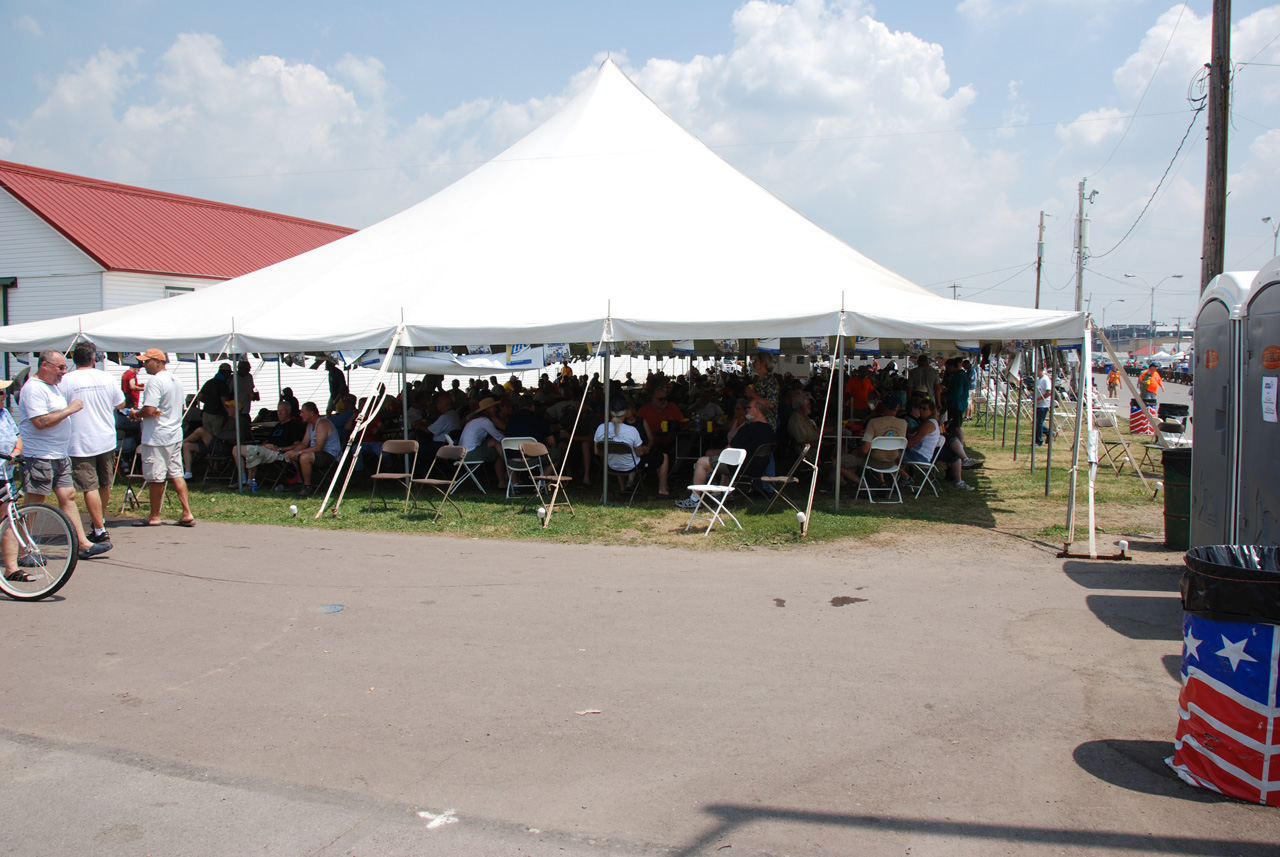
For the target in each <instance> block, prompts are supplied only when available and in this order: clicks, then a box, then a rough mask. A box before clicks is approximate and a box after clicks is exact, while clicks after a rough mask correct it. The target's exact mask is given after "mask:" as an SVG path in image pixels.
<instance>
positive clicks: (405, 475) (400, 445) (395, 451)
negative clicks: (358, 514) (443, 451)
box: [366, 440, 418, 512]
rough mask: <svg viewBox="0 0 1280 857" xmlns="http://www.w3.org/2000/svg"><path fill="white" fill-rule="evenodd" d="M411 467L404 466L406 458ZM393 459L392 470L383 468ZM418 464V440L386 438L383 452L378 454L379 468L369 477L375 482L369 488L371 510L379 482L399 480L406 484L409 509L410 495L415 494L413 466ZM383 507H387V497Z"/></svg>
mask: <svg viewBox="0 0 1280 857" xmlns="http://www.w3.org/2000/svg"><path fill="white" fill-rule="evenodd" d="M406 458H407V459H408V460H409V467H408V468H407V469H406V468H405V467H404V462H405V459H406ZM388 460H389V461H391V462H392V464H390V465H389V467H390V470H383V469H382V465H383V464H384V463H386V462H387V461H388ZM417 464H418V442H417V441H416V440H384V441H383V442H382V454H381V455H379V456H378V468H377V470H375V471H374V473H373V475H372V476H370V477H369V478H370V479H371V480H372V482H373V484H372V486H370V488H369V509H368V510H366V511H369V510H372V509H373V498H374V496H375V495H376V494H377V493H378V483H379V482H399V483H400V484H401V485H403V486H404V510H405V512H408V511H409V497H410V495H412V494H413V483H412V482H410V480H411V479H413V468H414V467H416V466H417ZM382 508H384V509H385V508H387V498H386V497H383V498H382Z"/></svg>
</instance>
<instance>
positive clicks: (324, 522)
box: [117, 424, 1163, 548]
mask: <svg viewBox="0 0 1280 857" xmlns="http://www.w3.org/2000/svg"><path fill="white" fill-rule="evenodd" d="M1107 431H1108V432H1110V436H1111V437H1114V430H1112V429H1108V430H1107ZM966 434H967V439H968V447H969V451H970V455H972V456H973V457H974V458H976V459H979V460H982V461H984V462H985V467H983V468H982V469H980V470H976V471H966V474H965V478H966V481H969V482H970V483H971V484H975V485H977V486H978V490H977V491H974V492H967V493H966V492H960V491H957V490H955V488H954V486H952V485H951V483H948V482H941V483H940V484H939V494H940V495H941V496H939V497H934V496H932V494H931V493H930V492H929V491H928V490H926V491H925V492H924V494H923V495H922V496H921V498H920V499H919V500H913V499H911V498H910V497H907V498H906V502H905V503H903V504H902V505H896V504H892V505H891V504H880V503H877V504H875V505H872V504H869V503H868V502H867V501H866V500H865V499H858V500H855V499H853V498H852V497H851V496H849V495H848V494H845V495H844V496H842V498H841V504H840V511H838V512H837V511H835V508H834V503H833V500H832V497H831V495H830V494H829V493H821V492H820V493H818V494H817V495H816V499H815V503H814V510H813V516H812V518H811V522H810V528H809V534H808V539H807V540H808V541H810V542H825V541H832V540H837V539H849V538H854V539H862V538H867V537H869V536H872V535H874V534H876V533H879V532H907V533H916V532H929V531H935V530H937V529H938V527H939V526H943V525H958V526H964V527H978V528H983V529H995V530H1000V531H1003V532H1007V533H1010V534H1013V535H1017V536H1020V537H1024V538H1030V539H1038V540H1043V541H1046V542H1049V543H1061V542H1062V541H1064V540H1065V535H1066V528H1065V520H1066V501H1067V486H1068V467H1069V465H1070V438H1069V437H1063V438H1060V439H1059V441H1058V442H1057V447H1056V448H1055V450H1054V460H1053V466H1052V469H1051V471H1050V491H1049V496H1048V497H1046V496H1045V470H1044V456H1043V451H1044V448H1043V447H1041V448H1040V449H1039V450H1037V460H1036V465H1037V467H1036V472H1035V473H1032V472H1031V471H1030V467H1029V463H1030V462H1029V457H1028V456H1029V446H1028V444H1027V442H1026V440H1025V439H1024V442H1023V444H1022V448H1021V449H1020V450H1019V454H1018V460H1017V461H1016V462H1015V461H1014V459H1013V449H1012V438H1013V426H1012V424H1011V425H1010V427H1009V431H1008V440H1009V442H1008V444H1007V445H1006V446H1002V445H1001V443H1000V440H999V435H998V434H997V438H996V440H995V441H992V439H991V429H990V428H987V429H985V430H984V429H981V428H973V427H969V428H967V429H966ZM1024 434H1025V426H1024ZM1143 440H1145V438H1135V439H1134V442H1135V443H1139V444H1140V443H1141V442H1142V441H1143ZM686 476H687V474H681V475H679V476H673V477H672V480H671V484H672V488H673V492H675V491H676V486H680V485H683V484H685V481H686ZM1150 481H1151V488H1150V489H1146V488H1144V487H1143V483H1142V482H1141V480H1139V479H1138V478H1137V477H1136V476H1135V475H1133V472H1132V470H1131V469H1129V468H1127V467H1126V469H1125V472H1124V474H1123V475H1120V476H1117V475H1116V474H1115V473H1114V472H1113V471H1111V470H1110V469H1109V468H1107V467H1106V466H1102V467H1100V468H1099V471H1098V478H1097V492H1096V504H1097V505H1096V515H1097V520H1098V524H1099V530H1100V531H1102V532H1104V533H1117V534H1119V533H1123V534H1139V533H1148V532H1152V531H1154V530H1155V529H1157V528H1158V527H1159V526H1160V522H1161V514H1162V510H1163V505H1162V501H1163V498H1162V497H1158V498H1156V499H1154V500H1153V499H1152V496H1151V491H1152V490H1154V487H1155V486H1154V479H1151V480H1150ZM1086 489H1087V472H1086V471H1085V470H1084V469H1082V471H1081V474H1080V479H1079V483H1078V497H1079V502H1080V506H1079V511H1078V513H1077V538H1081V537H1083V535H1084V524H1085V523H1086V521H1087V511H1086V506H1085V498H1086ZM384 490H385V486H384ZM792 490H793V492H794V495H793V496H798V495H800V493H801V492H799V491H796V489H794V488H793V489H792ZM599 492H600V489H599V487H592V488H585V487H583V486H580V485H579V486H574V487H571V488H570V497H571V499H573V501H574V504H575V509H576V511H577V514H576V515H570V514H569V513H568V510H567V509H566V508H564V507H563V506H558V507H557V509H556V513H555V515H554V517H553V518H552V521H551V525H550V526H549V527H547V528H546V529H543V528H542V527H541V526H540V521H539V518H538V517H537V515H536V513H535V512H534V509H533V507H532V506H531V507H530V508H528V509H527V510H524V511H522V507H523V506H524V505H525V500H524V498H520V499H516V500H510V501H508V500H505V499H503V498H502V497H501V495H497V496H495V495H494V494H492V493H491V494H487V495H481V494H479V493H478V492H476V491H475V490H474V489H472V490H471V491H467V492H459V494H458V495H456V497H457V502H458V505H459V506H460V507H461V509H462V518H461V519H459V516H458V514H457V513H456V512H455V511H454V510H453V509H452V507H449V506H447V505H446V511H445V514H444V515H443V516H442V517H441V519H440V522H439V523H435V524H433V523H432V522H431V517H430V515H429V514H426V513H425V512H422V511H419V512H416V513H411V514H410V515H409V516H407V517H406V516H405V515H404V514H403V513H402V511H401V507H400V506H399V505H397V504H396V503H394V502H393V501H391V497H392V496H393V492H390V491H386V492H385V493H386V494H387V496H388V500H389V504H388V505H389V507H390V508H388V509H386V510H384V509H383V508H382V506H381V504H380V503H378V504H375V506H374V509H373V510H372V511H368V510H367V506H368V496H369V488H368V485H367V483H366V484H356V485H355V486H354V487H353V488H351V489H350V490H349V491H348V494H347V498H346V499H345V500H344V501H343V504H342V509H341V514H340V516H338V517H336V518H335V517H333V516H332V515H331V514H330V513H329V512H326V514H325V515H324V516H322V517H321V518H319V519H316V518H315V517H314V516H315V513H316V511H317V510H318V509H319V507H320V498H318V497H310V498H306V499H300V498H296V497H294V496H293V495H292V494H291V493H286V494H281V493H271V492H267V491H263V492H259V493H257V494H243V495H241V494H237V493H236V492H234V491H230V490H227V489H226V487H225V483H216V484H215V483H213V482H210V483H209V484H208V485H201V484H198V483H195V484H193V485H192V486H191V504H192V511H193V512H194V514H195V516H196V517H197V518H198V519H200V520H203V521H221V522H226V523H240V524H277V525H283V526H299V527H319V528H322V529H333V530H360V531H375V532H402V533H443V534H447V535H453V536H466V537H476V538H498V539H517V540H530V541H546V542H561V543H574V544H606V545H616V544H658V545H670V546H680V547H697V548H704V547H714V548H747V547H753V546H784V545H790V544H797V543H800V541H801V539H800V525H799V522H798V521H797V520H796V514H795V512H794V511H792V510H791V509H789V508H787V507H786V506H784V505H783V504H781V503H776V504H775V505H774V509H773V511H772V512H771V513H770V514H768V515H766V514H764V513H763V510H764V505H765V504H764V503H758V504H756V505H755V506H754V507H747V508H742V507H741V506H736V507H734V512H735V514H736V515H737V516H738V518H739V520H740V521H742V525H743V529H742V530H741V531H739V530H738V529H737V528H735V527H733V526H732V522H730V526H729V527H728V528H725V529H720V528H717V529H716V532H715V533H713V534H712V536H711V537H710V538H704V537H703V536H702V527H704V526H705V525H703V524H697V525H696V529H695V530H692V531H690V532H689V533H685V532H684V526H685V523H686V522H687V521H688V518H689V514H688V512H685V511H681V510H679V509H677V508H676V507H675V506H674V505H672V503H671V501H670V500H666V499H664V500H662V501H661V502H659V500H658V498H657V497H654V496H650V497H647V498H641V497H638V498H637V499H636V503H635V505H634V506H632V507H630V508H628V507H627V506H625V505H617V504H616V503H615V501H614V500H613V499H611V501H610V503H611V504H610V505H609V506H608V507H607V508H606V507H603V506H601V505H600V494H599ZM676 496H678V492H677V493H676ZM117 502H118V500H117ZM797 502H798V503H800V505H801V506H803V503H801V502H800V501H799V500H797ZM290 505H296V506H297V507H298V516H297V517H296V518H294V517H291V516H290V515H289V511H288V509H289V506H290ZM330 505H332V504H330ZM117 508H118V507H117ZM780 508H781V509H782V510H783V511H779V509H780ZM132 514H134V515H135V516H136V515H139V514H141V513H140V512H134V513H132ZM166 517H169V518H173V517H176V510H175V507H174V506H173V504H172V503H170V505H169V507H168V508H167V509H166Z"/></svg>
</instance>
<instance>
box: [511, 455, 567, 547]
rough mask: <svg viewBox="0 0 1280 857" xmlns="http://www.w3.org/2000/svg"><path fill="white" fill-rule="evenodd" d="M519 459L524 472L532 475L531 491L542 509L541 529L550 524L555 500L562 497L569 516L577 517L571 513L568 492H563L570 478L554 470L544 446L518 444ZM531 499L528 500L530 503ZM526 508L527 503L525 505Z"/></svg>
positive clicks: (554, 467)
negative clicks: (521, 461) (522, 464)
mask: <svg viewBox="0 0 1280 857" xmlns="http://www.w3.org/2000/svg"><path fill="white" fill-rule="evenodd" d="M520 458H521V459H522V460H523V463H524V467H525V471H526V472H527V473H531V474H534V475H533V490H534V492H535V494H536V497H537V500H538V505H539V508H541V509H544V510H545V512H544V514H543V516H542V527H543V529H546V527H547V524H549V523H551V515H552V513H554V512H555V510H556V498H557V497H558V496H562V497H563V498H564V504H565V505H566V506H568V507H569V514H570V515H573V516H574V517H575V518H576V517H577V513H575V512H574V511H573V503H572V502H570V500H569V492H567V491H565V490H564V483H566V482H571V481H573V477H572V476H565V475H563V474H562V473H560V471H558V470H557V469H556V464H555V462H554V461H552V460H551V453H550V452H549V451H548V450H547V446H546V444H543V443H538V442H537V441H527V442H525V443H522V444H520ZM533 500H534V498H533V497H530V498H529V502H530V503H532V502H533ZM525 508H528V503H526V504H525Z"/></svg>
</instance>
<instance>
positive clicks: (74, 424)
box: [58, 339, 125, 544]
mask: <svg viewBox="0 0 1280 857" xmlns="http://www.w3.org/2000/svg"><path fill="white" fill-rule="evenodd" d="M71 359H72V361H73V362H74V363H75V364H76V368H75V371H73V372H68V373H67V374H66V375H63V376H62V383H61V384H59V385H58V392H60V393H61V394H62V395H63V397H64V398H66V399H79V400H80V401H81V402H83V403H84V407H83V408H82V409H81V410H79V411H77V412H76V413H74V414H72V415H71V418H70V420H68V422H70V423H71V444H70V446H69V447H68V449H67V452H68V453H69V454H70V456H71V477H72V480H73V481H74V482H75V488H76V490H77V491H80V492H83V494H84V505H85V508H86V509H88V510H89V520H90V521H91V522H92V524H93V532H91V533H88V537H89V541H91V542H94V543H95V544H96V543H98V542H109V541H111V536H110V535H109V534H108V533H107V528H106V521H105V520H104V518H103V510H105V509H107V508H108V507H110V505H111V482H112V480H113V479H114V478H115V467H116V411H118V410H123V409H124V406H125V400H124V390H123V389H121V387H120V385H119V384H117V383H116V379H115V378H113V377H112V376H110V375H108V374H107V373H106V372H103V371H102V370H101V369H98V368H97V367H95V366H94V364H95V363H96V362H97V359H98V349H97V346H96V345H94V344H93V343H92V342H90V341H89V340H87V339H83V340H81V341H80V342H77V343H76V347H75V348H74V349H72V352H71Z"/></svg>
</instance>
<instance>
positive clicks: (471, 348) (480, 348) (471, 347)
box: [467, 345, 493, 354]
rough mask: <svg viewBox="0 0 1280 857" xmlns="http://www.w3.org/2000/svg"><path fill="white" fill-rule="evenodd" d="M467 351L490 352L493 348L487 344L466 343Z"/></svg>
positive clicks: (473, 352) (476, 352) (471, 352)
mask: <svg viewBox="0 0 1280 857" xmlns="http://www.w3.org/2000/svg"><path fill="white" fill-rule="evenodd" d="M467 353H468V354H492V353H493V349H492V348H490V347H489V346H488V345H468V346H467Z"/></svg>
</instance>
